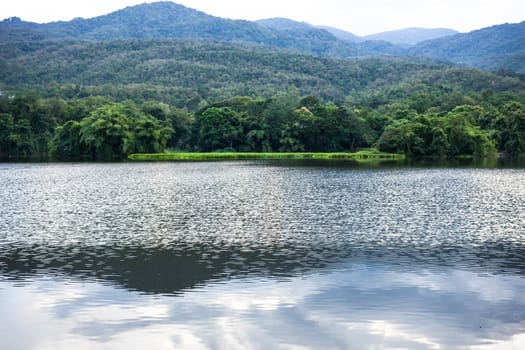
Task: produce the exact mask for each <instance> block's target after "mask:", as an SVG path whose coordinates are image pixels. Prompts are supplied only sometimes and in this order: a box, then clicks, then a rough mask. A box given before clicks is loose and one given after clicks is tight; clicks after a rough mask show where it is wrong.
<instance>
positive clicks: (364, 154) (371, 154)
mask: <svg viewBox="0 0 525 350" xmlns="http://www.w3.org/2000/svg"><path fill="white" fill-rule="evenodd" d="M403 158H404V157H403V155H401V154H394V153H382V152H378V151H374V150H363V151H359V152H355V153H349V152H336V153H316V152H293V153H292V152H291V153H280V152H206V153H199V152H173V153H149V154H143V153H140V154H132V155H130V156H129V157H128V159H129V160H133V161H197V160H272V159H333V160H379V159H403Z"/></svg>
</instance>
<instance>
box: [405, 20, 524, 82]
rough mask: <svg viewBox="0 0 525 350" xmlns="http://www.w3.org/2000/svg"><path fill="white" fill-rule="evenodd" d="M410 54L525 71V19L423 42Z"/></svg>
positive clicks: (410, 51) (411, 50)
mask: <svg viewBox="0 0 525 350" xmlns="http://www.w3.org/2000/svg"><path fill="white" fill-rule="evenodd" d="M409 53H410V54H412V55H417V56H425V57H432V58H439V59H445V60H449V61H452V62H455V63H459V64H464V65H469V66H474V67H479V68H483V69H488V70H498V69H509V70H514V71H516V72H519V73H525V22H521V23H517V24H502V25H497V26H492V27H488V28H483V29H480V30H476V31H473V32H470V33H465V34H456V35H454V36H450V37H445V38H440V39H435V40H430V41H425V42H422V43H420V44H418V45H416V46H414V47H412V48H410V49H409Z"/></svg>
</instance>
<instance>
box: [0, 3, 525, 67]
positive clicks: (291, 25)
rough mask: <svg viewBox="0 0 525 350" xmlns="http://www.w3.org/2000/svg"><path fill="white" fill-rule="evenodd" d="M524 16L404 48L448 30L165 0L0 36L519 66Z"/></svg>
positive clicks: (12, 29) (16, 23) (9, 28)
mask: <svg viewBox="0 0 525 350" xmlns="http://www.w3.org/2000/svg"><path fill="white" fill-rule="evenodd" d="M524 23H525V22H522V23H519V24H502V25H498V26H493V27H489V28H484V29H481V30H478V31H473V32H471V33H464V34H456V35H450V36H446V37H442V38H438V39H433V40H427V41H424V42H422V43H419V44H417V45H416V46H414V47H410V48H406V47H405V46H406V45H405V46H403V45H401V46H398V45H394V44H392V42H389V40H390V41H395V42H403V43H408V42H409V43H414V42H416V41H419V40H422V39H423V38H429V37H431V36H432V35H444V34H451V33H453V32H451V31H449V30H445V32H443V31H442V30H432V29H418V30H416V31H414V29H405V30H400V31H392V32H385V33H379V34H377V35H372V36H367V37H361V38H359V37H357V36H354V35H353V34H351V33H346V32H344V31H341V30H338V29H335V28H330V27H317V26H313V25H310V24H308V23H303V22H296V21H293V20H289V19H285V18H273V19H267V20H261V21H255V22H250V21H244V20H230V19H224V18H219V17H214V16H211V15H208V14H206V13H204V12H201V11H197V10H194V9H190V8H187V7H185V6H182V5H178V4H176V3H173V2H169V1H164V2H155V3H147V4H142V5H137V6H131V7H127V8H125V9H122V10H119V11H116V12H113V13H110V14H107V15H104V16H99V17H94V18H90V19H82V18H77V19H74V20H72V21H68V22H52V23H47V24H37V23H29V22H24V21H22V20H20V19H18V18H11V19H7V20H4V21H2V22H0V42H2V43H6V42H12V41H24V42H27V41H32V40H43V39H71V40H90V41H110V40H115V39H170V38H172V39H192V40H195V39H196V40H208V41H218V42H225V43H244V44H254V45H261V46H267V47H277V48H285V49H290V50H294V51H298V52H303V53H308V54H313V55H316V56H323V57H333V58H353V57H370V56H377V55H379V56H384V55H388V56H407V55H411V56H426V57H433V58H439V59H443V60H448V61H451V62H454V63H459V64H465V65H469V66H473V67H478V68H483V69H489V70H500V69H509V70H514V71H516V72H521V73H525V51H524V50H525V49H524V48H523V45H522V43H523V42H525V24H524ZM392 35H394V37H392ZM352 38H353V39H354V40H352ZM392 38H393V39H392ZM371 39H380V40H371Z"/></svg>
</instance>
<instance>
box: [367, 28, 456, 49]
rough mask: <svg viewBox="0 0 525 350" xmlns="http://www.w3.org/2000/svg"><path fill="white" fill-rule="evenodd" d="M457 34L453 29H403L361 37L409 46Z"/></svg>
mask: <svg viewBox="0 0 525 350" xmlns="http://www.w3.org/2000/svg"><path fill="white" fill-rule="evenodd" d="M454 34H458V32H457V31H455V30H453V29H446V28H433V29H426V28H405V29H400V30H392V31H388V32H382V33H377V34H372V35H367V36H365V37H363V39H365V40H382V41H388V42H390V43H392V44H396V45H403V46H410V45H415V44H417V43H420V42H422V41H426V40H431V39H437V38H441V37H446V36H449V35H454Z"/></svg>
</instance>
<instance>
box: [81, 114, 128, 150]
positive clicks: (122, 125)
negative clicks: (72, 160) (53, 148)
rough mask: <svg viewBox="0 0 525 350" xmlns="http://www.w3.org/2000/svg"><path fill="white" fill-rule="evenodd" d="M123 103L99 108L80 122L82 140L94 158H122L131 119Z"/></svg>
mask: <svg viewBox="0 0 525 350" xmlns="http://www.w3.org/2000/svg"><path fill="white" fill-rule="evenodd" d="M124 109H125V107H124V106H123V105H122V104H111V105H105V106H102V107H100V108H97V109H96V110H95V111H93V112H92V113H91V114H90V116H89V117H88V118H84V119H83V120H82V121H81V122H80V126H81V128H80V142H81V143H82V145H83V147H85V148H86V151H87V154H88V155H89V157H90V158H92V159H98V160H110V159H122V158H123V157H124V155H125V149H124V144H125V140H126V137H127V133H128V131H129V119H128V117H127V116H126V114H125V113H124Z"/></svg>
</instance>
